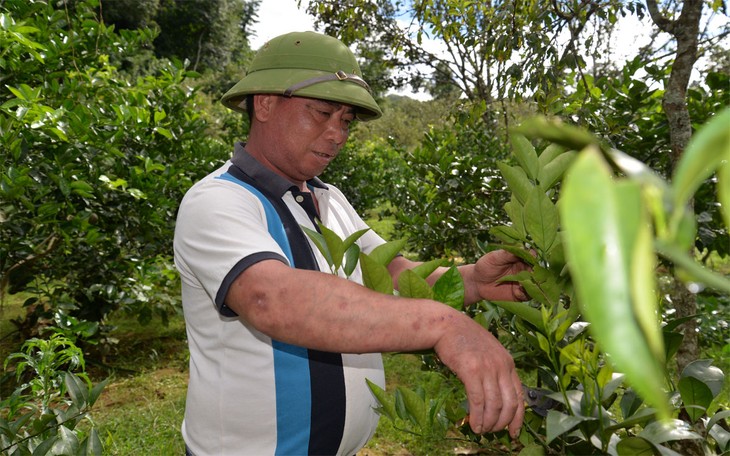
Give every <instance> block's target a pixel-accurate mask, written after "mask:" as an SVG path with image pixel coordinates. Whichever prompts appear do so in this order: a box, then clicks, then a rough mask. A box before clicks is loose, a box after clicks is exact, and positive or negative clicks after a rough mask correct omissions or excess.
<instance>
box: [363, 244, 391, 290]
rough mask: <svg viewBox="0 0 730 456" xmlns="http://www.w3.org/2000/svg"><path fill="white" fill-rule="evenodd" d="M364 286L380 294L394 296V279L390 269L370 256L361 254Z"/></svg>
mask: <svg viewBox="0 0 730 456" xmlns="http://www.w3.org/2000/svg"><path fill="white" fill-rule="evenodd" d="M360 268H361V269H362V278H363V285H365V286H366V287H368V288H370V289H371V290H375V291H379V292H380V293H385V294H393V278H392V277H391V275H390V272H388V268H387V267H385V266H384V265H383V264H381V263H380V262H378V261H375V260H374V259H373V258H372V257H371V256H370V255H366V254H365V253H360Z"/></svg>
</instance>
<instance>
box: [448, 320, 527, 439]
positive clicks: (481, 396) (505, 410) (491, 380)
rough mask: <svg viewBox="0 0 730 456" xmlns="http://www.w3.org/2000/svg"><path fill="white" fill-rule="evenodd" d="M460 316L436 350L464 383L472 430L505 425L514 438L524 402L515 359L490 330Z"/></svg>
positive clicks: (479, 431) (490, 429) (480, 431)
mask: <svg viewBox="0 0 730 456" xmlns="http://www.w3.org/2000/svg"><path fill="white" fill-rule="evenodd" d="M462 316H463V319H460V320H459V321H458V322H456V324H453V325H451V328H450V331H448V332H447V333H446V334H444V335H443V336H442V337H441V339H440V340H439V341H438V343H437V344H436V346H435V347H434V348H435V350H436V353H437V354H438V356H439V358H440V359H441V361H442V362H443V363H444V364H446V365H447V366H448V367H449V368H450V369H451V370H452V371H453V372H454V373H455V374H456V375H457V376H458V377H459V379H460V380H461V381H462V383H463V384H464V387H465V389H466V394H467V399H468V402H469V424H470V426H471V428H472V430H473V431H474V432H475V433H477V434H482V433H485V432H496V431H500V430H503V429H505V428H508V429H509V433H510V435H511V436H512V438H517V436H518V435H519V432H520V428H521V427H522V422H523V419H524V414H525V404H524V400H523V398H522V383H521V381H520V379H519V377H518V376H517V371H516V369H515V364H514V360H513V359H512V356H511V355H510V354H509V352H507V350H506V349H505V348H504V347H503V346H502V345H501V344H500V343H499V341H498V340H497V339H496V338H495V337H494V336H493V335H492V334H491V333H490V332H489V331H487V330H486V329H484V328H483V327H482V326H480V325H479V324H477V323H476V322H474V321H473V320H471V318H469V317H467V316H465V315H462Z"/></svg>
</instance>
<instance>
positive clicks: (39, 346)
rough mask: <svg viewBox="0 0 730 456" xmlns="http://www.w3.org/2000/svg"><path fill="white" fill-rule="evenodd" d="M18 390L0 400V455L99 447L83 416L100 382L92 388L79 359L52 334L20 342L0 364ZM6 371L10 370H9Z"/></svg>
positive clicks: (61, 338) (60, 337) (68, 342)
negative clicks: (20, 346) (45, 337)
mask: <svg viewBox="0 0 730 456" xmlns="http://www.w3.org/2000/svg"><path fill="white" fill-rule="evenodd" d="M3 367H4V368H5V369H6V370H7V369H8V368H9V367H10V368H12V369H14V375H15V379H16V381H17V383H18V386H17V387H16V388H15V390H14V391H13V392H12V394H10V396H8V397H7V398H4V399H2V400H1V401H0V453H1V454H7V455H9V456H15V455H18V456H20V455H30V454H33V455H36V454H38V455H45V454H54V455H77V454H84V455H90V454H91V455H100V454H102V443H101V439H100V438H99V435H98V434H97V432H96V429H95V427H94V425H93V422H91V423H90V426H85V428H84V429H83V430H82V429H81V427H80V426H79V424H81V423H82V422H83V421H84V420H89V421H90V415H89V412H90V410H91V407H92V406H93V405H94V403H95V402H96V400H97V399H98V398H99V395H100V394H101V391H102V390H103V388H104V387H105V386H106V382H101V383H99V384H97V385H95V386H92V384H91V382H90V381H89V378H88V377H87V376H86V374H85V373H84V357H83V354H82V352H81V350H80V349H79V348H78V347H76V346H75V345H74V344H73V342H71V340H69V339H67V338H66V337H65V336H63V335H62V334H59V333H56V334H54V335H52V336H51V337H50V338H48V339H38V338H33V339H30V340H28V341H26V342H25V343H24V344H23V346H22V348H21V351H20V352H18V353H13V354H11V355H10V356H8V358H7V359H6V360H5V363H4V366H3ZM11 371H12V370H11Z"/></svg>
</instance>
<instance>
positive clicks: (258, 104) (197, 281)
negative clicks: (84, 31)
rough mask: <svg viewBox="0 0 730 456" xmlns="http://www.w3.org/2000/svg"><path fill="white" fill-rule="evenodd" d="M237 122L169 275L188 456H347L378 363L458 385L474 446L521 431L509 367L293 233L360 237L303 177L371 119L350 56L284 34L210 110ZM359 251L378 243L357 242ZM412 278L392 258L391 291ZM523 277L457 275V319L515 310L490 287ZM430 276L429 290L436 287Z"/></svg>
mask: <svg viewBox="0 0 730 456" xmlns="http://www.w3.org/2000/svg"><path fill="white" fill-rule="evenodd" d="M222 101H223V103H224V104H225V105H226V106H228V107H229V108H231V109H234V110H237V111H241V112H245V113H247V114H248V116H249V119H250V134H249V138H248V140H247V142H246V143H245V144H244V143H239V144H236V145H235V149H234V154H233V157H232V159H231V160H230V161H228V162H227V163H225V164H224V165H223V166H221V167H220V168H219V169H217V170H216V171H214V172H213V173H211V174H210V175H209V176H207V177H206V178H204V179H203V180H201V181H200V182H198V183H196V184H195V185H194V186H193V187H192V188H191V189H190V190H189V191H188V193H187V194H186V195H185V198H184V199H183V201H182V204H181V206H180V211H179V215H178V219H177V227H176V232H175V241H174V245H175V261H176V265H177V267H178V269H179V271H180V275H181V278H182V299H183V309H184V313H185V321H186V326H187V332H188V343H189V346H190V382H189V387H188V395H187V404H186V410H185V419H184V423H183V427H182V431H183V436H184V439H185V443H186V447H187V452H188V454H194V455H198V456H202V455H208V454H216V455H223V454H231V455H267V454H280V455H294V454H343V455H353V454H355V453H356V452H357V451H358V450H359V449H360V448H362V447H363V446H364V445H365V444H366V443H367V441H368V439H370V437H371V436H372V435H373V433H374V432H375V428H376V426H377V421H378V416H377V414H376V412H375V411H374V407H376V406H377V402H376V401H375V400H374V398H373V396H372V394H371V392H370V391H369V389H368V386H367V384H366V381H365V380H366V379H369V380H371V381H373V382H375V383H376V384H379V385H381V386H383V387H384V383H385V381H384V375H383V365H382V360H381V355H380V353H382V352H392V351H415V350H424V349H431V348H432V349H434V350H435V351H436V353H437V354H438V356H439V358H440V359H441V360H442V361H443V362H444V363H445V364H446V365H447V366H448V367H449V368H451V369H452V370H453V371H454V372H455V373H456V374H457V375H458V377H459V378H460V379H461V380H462V382H463V383H464V386H465V388H466V392H467V395H468V400H469V410H470V425H471V427H472V429H473V430H474V431H475V432H477V433H482V432H490V431H496V430H501V429H504V428H508V429H509V431H510V432H511V434H512V435H513V436H516V434H517V433H518V432H519V429H520V427H521V425H522V419H523V414H524V403H523V401H522V396H521V395H522V389H521V383H520V380H519V378H518V376H517V373H516V371H515V367H514V362H513V360H512V357H511V356H510V355H509V353H508V352H507V351H506V350H505V349H504V348H503V347H502V346H501V345H500V344H499V342H498V341H497V340H496V339H495V338H494V337H493V336H492V335H491V334H490V333H489V332H488V331H486V330H485V329H484V328H482V327H481V326H480V325H478V324H477V323H475V322H474V321H473V320H471V319H470V318H469V317H468V316H466V315H464V314H462V313H460V312H458V311H456V310H454V309H452V308H450V307H448V306H446V305H443V304H441V303H438V302H435V301H430V300H425V299H408V298H402V297H397V296H390V295H383V294H381V293H377V292H375V291H372V290H369V289H367V288H365V287H364V286H362V285H361V273H360V272H359V271H356V272H355V273H354V274H353V275H351V276H350V278H349V280H348V279H346V278H343V277H338V276H336V275H333V274H331V273H329V272H320V271H328V266H327V263H326V261H325V260H324V258H323V257H322V255H321V254H320V253H319V252H318V251H317V249H316V248H315V247H314V245H313V244H312V243H311V242H310V240H309V239H308V237H307V236H306V235H305V234H304V233H303V230H302V229H301V226H306V227H308V228H311V229H316V226H317V222H321V223H322V224H324V226H327V227H328V228H329V229H332V230H334V231H335V232H336V233H337V234H339V235H340V236H341V237H342V238H345V237H347V236H348V235H350V234H352V233H354V232H356V231H358V230H361V229H363V228H367V226H366V224H365V223H364V222H363V221H362V219H361V218H360V217H359V216H358V214H357V213H356V212H355V210H354V209H353V208H352V206H351V205H350V204H349V203H348V201H347V199H346V198H345V196H344V194H343V193H342V192H341V191H340V190H339V189H337V188H335V187H333V186H331V185H326V184H324V183H323V182H322V181H321V180H319V179H318V178H317V176H318V175H319V174H320V173H322V171H323V170H324V169H325V168H326V167H327V165H328V164H329V163H330V162H331V161H332V160H334V159H335V157H337V154H338V152H339V151H340V149H341V148H342V146H343V145H344V144H345V141H346V140H347V137H348V134H349V128H350V124H351V123H352V122H353V121H354V120H356V119H357V120H362V121H366V120H372V119H376V118H378V117H380V115H381V111H380V108H379V107H378V105H377V103H376V102H375V100H374V99H373V98H372V96H371V94H370V90H369V87H368V85H367V83H366V82H365V81H363V79H362V75H361V73H360V69H359V66H358V64H357V61H356V59H355V57H354V55H353V54H352V52H351V51H350V50H349V49H348V48H347V46H345V45H344V44H343V43H341V42H340V41H339V40H336V39H334V38H331V37H328V36H325V35H321V34H318V33H314V32H304V33H289V34H285V35H282V36H279V37H277V38H274V39H272V40H271V41H269V42H268V43H266V44H265V45H264V46H263V47H262V49H261V50H260V51H259V52H258V54H257V55H256V56H255V58H254V59H253V61H252V62H251V65H250V68H249V71H248V73H247V75H246V76H245V77H244V78H243V79H242V80H241V81H240V82H238V84H236V85H235V86H234V87H233V88H231V89H230V90H229V91H228V93H226V94H225V95H224V97H223V100H222ZM357 242H358V244H359V246H360V247H361V249H362V251H364V252H366V253H367V252H370V251H372V250H373V249H374V248H375V247H377V246H378V245H381V244H383V243H384V242H385V241H384V240H383V239H382V238H381V237H379V236H378V235H377V234H376V233H374V232H373V231H368V232H367V233H366V234H365V235H364V236H362V237H361V238H360V239H359V240H358V241H357ZM417 264H418V263H415V262H412V261H409V260H407V259H406V258H405V257H402V256H399V257H396V258H395V259H394V260H393V261H392V262H391V264H390V265H389V271H390V273H391V275H392V276H393V279H394V280H397V277H398V275H399V274H400V273H401V272H402V271H404V270H405V269H408V268H412V267H414V266H416V265H417ZM526 267H527V266H526V265H525V264H523V263H522V262H520V261H519V260H518V259H517V258H515V257H514V256H512V255H511V254H509V253H507V252H504V251H497V252H492V253H489V254H487V255H485V256H484V257H482V258H481V259H480V260H479V261H477V262H476V263H475V264H473V265H464V266H461V267H460V268H459V271H460V272H461V274H462V276H463V278H464V282H465V286H466V298H465V301H466V304H469V303H474V302H476V301H479V300H481V299H493V300H520V299H526V296H525V295H524V293H523V292H522V291H521V289H520V287H519V286H518V285H517V284H515V283H509V282H499V281H498V280H499V279H500V278H501V277H503V276H505V275H508V274H513V273H516V272H519V271H520V270H523V269H525V268H526ZM443 272H444V271H443V270H442V269H440V270H437V271H436V272H435V273H434V274H433V275H432V277H430V278H429V280H432V281H433V280H436V279H437V278H438V277H439V276H440V275H441V274H443Z"/></svg>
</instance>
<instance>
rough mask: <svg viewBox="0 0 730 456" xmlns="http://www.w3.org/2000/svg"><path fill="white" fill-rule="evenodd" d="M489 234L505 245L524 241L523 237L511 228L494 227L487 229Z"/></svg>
mask: <svg viewBox="0 0 730 456" xmlns="http://www.w3.org/2000/svg"><path fill="white" fill-rule="evenodd" d="M489 234H491V235H492V236H494V237H496V238H497V239H499V240H500V241H502V242H504V243H506V244H513V243H515V242H520V241H524V240H525V235H524V234H520V233H519V232H518V231H517V230H516V229H515V228H514V227H513V226H506V225H500V226H495V227H492V228H490V229H489Z"/></svg>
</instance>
